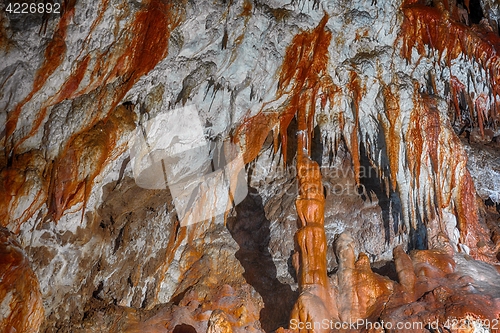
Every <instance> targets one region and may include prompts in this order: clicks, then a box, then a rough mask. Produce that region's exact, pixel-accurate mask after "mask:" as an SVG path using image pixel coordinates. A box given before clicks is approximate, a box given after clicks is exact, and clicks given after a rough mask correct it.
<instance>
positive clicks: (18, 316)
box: [0, 227, 44, 332]
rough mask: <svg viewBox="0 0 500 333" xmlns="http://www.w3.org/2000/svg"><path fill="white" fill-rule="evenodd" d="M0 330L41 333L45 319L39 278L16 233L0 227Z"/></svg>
mask: <svg viewBox="0 0 500 333" xmlns="http://www.w3.org/2000/svg"><path fill="white" fill-rule="evenodd" d="M0 281H1V284H0V300H1V303H0V330H1V331H2V332H38V330H39V328H40V325H41V324H42V322H43V320H44V310H43V304H42V294H41V292H40V286H39V284H38V279H37V277H36V275H35V273H33V270H32V269H31V265H30V262H29V260H28V258H27V257H26V255H25V254H24V251H23V249H22V247H21V245H20V244H19V243H18V242H17V241H16V239H15V236H14V235H13V234H12V233H10V232H9V231H8V230H7V229H5V228H3V227H2V228H0Z"/></svg>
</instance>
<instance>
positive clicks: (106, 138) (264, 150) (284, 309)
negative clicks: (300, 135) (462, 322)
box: [0, 0, 500, 332]
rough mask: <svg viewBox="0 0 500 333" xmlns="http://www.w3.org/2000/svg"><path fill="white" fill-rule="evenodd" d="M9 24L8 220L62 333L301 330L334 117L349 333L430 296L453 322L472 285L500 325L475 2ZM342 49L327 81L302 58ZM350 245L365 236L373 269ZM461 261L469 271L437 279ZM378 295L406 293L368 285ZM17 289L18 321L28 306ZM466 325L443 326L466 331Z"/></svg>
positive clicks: (4, 81)
mask: <svg viewBox="0 0 500 333" xmlns="http://www.w3.org/2000/svg"><path fill="white" fill-rule="evenodd" d="M466 3H469V1H466ZM470 3H472V1H470ZM477 4H479V2H475V3H474V5H477ZM7 5H8V3H2V4H0V9H1V10H0V59H2V61H1V62H0V223H1V225H2V226H3V227H5V228H7V229H8V230H9V231H8V232H9V233H12V235H15V237H16V238H17V242H19V244H20V245H19V246H20V247H22V251H24V253H23V255H24V256H26V258H27V259H26V260H29V262H30V263H31V269H32V270H33V272H34V274H35V275H36V277H37V279H38V281H32V282H33V283H32V285H33V288H35V289H36V288H39V291H38V289H37V291H36V292H35V291H33V295H38V293H40V295H41V299H42V300H43V308H44V312H43V311H42V310H41V309H38V310H37V312H36V314H34V315H36V316H38V317H40V318H38V319H37V320H38V321H36V320H35V321H34V322H36V323H37V325H35V326H40V325H41V326H40V331H43V332H99V331H109V332H138V331H140V332H176V329H177V332H184V331H190V330H194V331H196V332H205V331H208V332H231V331H232V332H262V331H266V332H269V331H274V330H276V329H278V328H279V327H283V328H285V329H286V328H288V326H289V318H290V313H291V311H292V308H293V306H294V304H295V302H296V300H297V297H298V290H299V286H298V284H297V276H296V273H295V271H294V268H293V264H292V261H293V258H292V257H293V253H294V251H295V250H296V245H295V244H294V234H295V233H296V231H297V228H298V224H297V219H298V217H297V212H296V208H295V199H296V197H297V194H298V185H297V179H296V167H295V161H296V159H295V153H296V152H295V151H294V149H295V146H296V140H297V139H296V137H297V125H296V122H295V120H294V114H291V116H290V113H287V112H288V110H289V109H293V108H294V107H304V108H305V107H307V108H308V110H310V111H309V113H310V114H312V113H311V112H313V111H314V114H313V117H311V119H312V120H313V121H312V123H311V124H308V125H309V126H310V130H311V131H312V132H313V133H314V135H313V136H312V142H311V143H310V144H311V157H312V159H313V160H315V161H316V162H318V163H319V165H320V169H321V176H322V182H323V186H324V192H325V195H326V197H325V198H326V199H325V216H324V229H325V234H326V243H327V247H328V249H327V253H326V257H327V269H328V273H329V278H331V281H330V282H331V288H332V291H331V293H332V294H333V295H337V298H338V299H339V300H342V302H343V304H341V306H339V309H333V310H332V309H329V311H330V313H337V314H338V316H337V318H336V320H342V316H344V319H345V318H350V319H356V318H359V317H360V316H361V317H363V318H364V319H366V318H368V317H370V316H371V315H373V313H375V312H370V311H379V312H377V313H378V314H377V316H376V317H375V318H371V317H370V319H377V318H379V316H380V318H387V320H388V321H390V320H395V319H394V318H400V317H401V316H402V315H401V313H403V312H404V311H403V310H404V309H403V310H401V308H398V310H397V311H396V310H395V311H394V313H395V314H396V315H394V316H393V317H391V312H390V311H389V310H388V309H390V307H389V306H385V305H384V307H383V309H382V307H380V308H377V309H375V308H376V306H379V304H378V303H373V304H375V305H376V306H375V305H373V309H372V308H370V307H368V305H366V304H362V305H360V306H359V307H357V308H356V309H354V306H353V305H352V304H348V302H349V301H351V302H353V303H355V302H358V301H357V299H358V298H359V299H361V300H363V299H366V298H367V297H365V298H363V297H362V296H359V295H365V296H366V295H377V296H380V297H387V299H389V293H394V295H396V296H394V297H393V298H392V299H394V300H395V301H394V302H395V303H393V304H392V303H391V304H392V305H393V306H394V308H396V306H400V305H401V304H403V303H404V302H406V303H412V302H416V303H412V304H417V303H418V302H417V298H416V297H414V295H417V294H419V293H420V294H419V295H421V296H422V295H423V294H424V292H425V293H427V294H426V296H425V297H423V296H422V297H423V298H422V299H423V300H422V299H420V301H422V302H427V303H425V304H439V306H442V307H444V305H442V304H445V301H442V300H443V299H445V300H446V302H448V301H449V302H452V300H453V297H451V296H450V295H453V293H454V292H457V293H459V292H460V290H462V289H460V288H466V286H467V284H466V282H463V281H465V280H460V281H459V282H456V281H455V282H453V284H452V285H453V286H452V287H450V289H449V290H447V291H446V292H443V293H444V294H446V297H444V296H443V297H444V298H439V295H437V293H438V292H437V291H436V288H437V287H438V286H441V285H445V284H446V282H445V281H446V279H452V278H456V279H458V278H459V277H463V278H464V279H470V285H472V287H471V288H475V289H474V290H473V291H471V290H467V292H470V293H471V294H473V293H477V294H481V295H483V294H484V295H486V296H484V297H486V298H485V299H487V300H488V302H490V303H488V304H490V313H488V314H487V315H486V314H484V312H481V314H480V315H478V316H481V315H483V316H490V315H491V317H492V318H493V317H495V316H497V317H496V318H497V319H498V313H499V312H498V311H499V309H500V300H499V298H498V297H499V295H500V294H499V290H498V288H496V287H495V285H494V282H493V280H494V279H497V278H498V272H497V270H496V268H495V267H497V266H496V264H497V258H496V255H497V252H498V247H499V244H500V243H499V241H500V233H499V231H498V230H497V229H498V222H497V220H496V219H497V218H498V216H497V211H496V210H495V204H496V205H497V207H499V206H498V205H500V198H499V188H500V163H499V162H498V159H499V157H498V147H499V146H498V135H499V134H500V133H499V132H498V130H497V125H498V111H497V110H498V105H499V95H498V94H497V88H496V87H497V81H496V80H497V77H498V75H499V74H498V58H497V56H496V50H497V48H498V47H499V45H500V43H499V41H500V39H499V37H498V20H499V19H500V12H499V11H498V10H499V9H498V4H497V3H496V2H495V1H486V0H484V1H481V3H480V5H481V6H482V8H483V15H484V18H483V20H482V21H481V23H479V22H462V23H461V22H460V17H462V16H463V15H466V16H467V15H470V17H469V16H467V20H469V18H471V19H472V15H473V14H474V15H476V14H475V13H472V11H471V10H469V14H467V10H466V9H464V5H465V4H458V3H457V2H456V1H448V2H446V1H443V2H442V1H433V2H432V4H431V3H429V4H427V5H428V6H426V4H425V1H422V2H421V3H419V2H418V1H406V2H403V1H383V0H378V1H376V0H374V1H368V0H355V1H343V0H328V1H327V0H324V1H321V0H291V1H280V0H273V1H261V0H215V1H213V0H200V1H198V0H197V1H186V0H183V1H167V0H142V1H125V2H124V1H119V0H76V1H72V0H65V1H63V6H62V10H61V14H48V13H46V14H38V13H37V14H16V13H9V12H8V11H7V9H8V7H7ZM467 6H469V5H467ZM470 6H472V5H470ZM471 8H472V7H471ZM459 9H463V10H465V12H463V10H462V11H459ZM464 13H465V14H464ZM460 15H462V16H460ZM425 20H428V22H431V20H433V21H432V22H434V23H432V24H431V23H429V24H428V25H426V24H424V23H425V22H427V21H425ZM464 20H465V19H464ZM436 22H439V24H438V23H436ZM450 22H451V23H450ZM495 22H497V25H496V26H495V24H494V23H495ZM465 23H467V24H469V25H470V26H467V25H466V24H465ZM475 23H477V24H476V25H474V26H472V25H473V24H475ZM436 26H439V27H440V28H439V29H441V30H439V31H438V28H435V27H436ZM429 27H430V28H429ZM443 27H444V28H443ZM426 29H428V30H429V29H431V30H432V29H434V30H432V31H430V30H429V32H428V33H427V32H426ZM442 31H449V34H447V35H443V36H441V34H442ZM436 34H437V35H436ZM490 34H492V35H494V36H492V35H490ZM435 35H436V36H439V38H442V39H443V40H447V41H455V40H457V42H456V43H455V44H449V45H452V47H450V46H449V45H448V44H446V45H444V46H443V45H441V44H439V45H437V43H436V38H437V37H433V36H435ZM327 36H330V37H327ZM460 38H462V39H460ZM443 43H444V42H443ZM450 43H451V42H450ZM497 43H498V44H497ZM485 45H488V47H489V48H488V47H486V46H485ZM304 50H306V51H307V52H309V53H310V54H306V55H303V54H302V53H303V52H306V51H304ZM321 50H323V51H324V53H325V54H326V55H327V56H326V57H325V58H321V59H319V60H318V61H319V62H321V63H322V64H323V65H324V67H325V71H323V72H321V73H319V72H318V73H317V72H315V70H316V68H315V67H314V66H310V67H307V66H304V65H303V64H304V63H303V62H301V61H302V60H301V61H297V62H296V63H287V62H286V60H287V59H299V60H300V59H308V58H310V59H314V58H315V56H316V54H317V53H318V54H319V53H320V52H322V51H321ZM301 52H302V53H301ZM306 63H307V61H306ZM311 63H315V62H314V61H311ZM325 63H326V64H325ZM284 73H293V75H292V76H291V79H290V78H289V80H287V77H286V75H285V74H284ZM304 78H306V79H307V80H309V81H308V82H307V84H306V83H304V82H301V80H303V81H304V80H305V79H304ZM297 87H299V88H297ZM301 94H302V95H301ZM294 96H312V97H311V98H310V99H307V100H306V101H305V102H303V104H300V105H299V104H297V105H296V104H294V103H296V102H295V99H294ZM303 100H304V99H302V101H303ZM287 117H289V119H288V118H287ZM287 119H288V120H287ZM169 177H170V182H169V180H168V178H169ZM200 179H201V181H200ZM200 184H201V185H200ZM476 192H477V194H479V195H478V196H476ZM484 201H487V203H488V204H489V205H490V206H488V207H486V206H484ZM491 203H492V204H493V206H491ZM6 232H7V231H6ZM340 234H343V236H340V237H339V235H340ZM348 235H350V236H348ZM9 237H14V236H9ZM337 238H339V239H341V241H342V240H344V241H345V239H348V240H349V242H348V243H349V250H352V251H351V252H352V253H351V252H349V253H350V256H349V260H350V261H349V265H348V266H349V269H350V271H346V270H345V269H343V268H342V267H341V266H342V265H339V263H338V262H337V261H338V260H339V258H340V259H342V258H343V257H342V253H343V252H342V251H343V250H342V248H341V246H337V254H335V253H334V252H335V251H334V249H335V248H336V246H335V245H334V243H335V240H336V239H337ZM341 243H342V242H341ZM397 246H401V247H400V248H399V249H400V250H399V251H400V254H399V257H398V258H396V265H395V266H394V264H393V263H392V262H391V260H392V259H393V252H396V251H393V250H394V249H395V248H396V247H397ZM401 249H404V250H407V251H410V250H414V249H418V250H424V249H432V251H437V252H430V254H427V252H425V253H426V254H422V255H421V256H419V255H418V254H414V255H412V258H411V259H410V257H408V258H407V255H406V253H405V252H404V251H402V250H401ZM19 251H21V250H19ZM439 251H441V252H439ZM339 253H340V254H339ZM361 253H364V254H361ZM418 253H420V252H418ZM422 253H424V252H422ZM436 253H437V254H436ZM365 254H366V256H365ZM2 255H4V253H0V260H2V257H1V256H2ZM358 255H359V258H358ZM394 256H396V255H395V254H394ZM351 257H352V258H351ZM356 258H358V259H357V261H356V262H355V261H354V260H355V259H356ZM401 258H403V259H401ZM422 258H423V259H422ZM428 258H431V259H428ZM435 258H438V259H435ZM449 258H452V259H449ZM453 258H454V259H453ZM344 259H345V258H344ZM351 259H352V260H351ZM448 259H449V260H451V261H454V262H456V263H457V268H455V267H454V268H453V269H450V271H449V272H447V273H446V274H444V273H443V274H444V275H439V274H437V273H436V274H434V273H435V270H436V269H437V268H435V267H441V266H439V265H440V264H439V263H441V261H440V260H442V261H446V260H448ZM346 260H347V259H346ZM405 260H406V261H405ZM426 260H427V261H426ZM476 260H477V261H476ZM468 261H470V262H471V264H470V265H468V264H467V263H468ZM369 262H371V264H372V269H373V271H374V272H378V273H380V274H383V275H387V276H389V277H390V278H392V279H393V280H397V276H398V274H399V278H400V279H399V280H398V281H389V278H382V277H380V276H378V275H376V274H375V273H373V272H372V271H371V269H370V267H369V266H370V265H369ZM398 262H403V263H405V264H399V267H398ZM412 262H413V264H412ZM436 262H438V264H436ZM401 265H403V266H404V265H407V266H408V265H410V266H411V265H414V266H415V270H414V272H415V273H412V272H413V270H412V269H410V270H409V271H410V272H409V273H407V272H406V271H405V273H404V274H403V273H401V271H402V270H400V271H397V272H396V270H397V269H398V268H401V267H402V266H401ZM419 265H420V266H419ZM426 265H427V266H426ZM433 265H435V266H433ZM351 266H352V267H351ZM423 266H425V267H424V268H422V267H423ZM346 267H347V266H346ZM480 267H485V268H484V271H483V272H479V270H480V269H479V268H480ZM31 269H28V268H26V272H28V273H26V274H30V273H29V272H31ZM337 270H339V272H337ZM360 271H361V272H362V273H359V272H360ZM419 272H421V274H420V275H418V274H419ZM429 272H430V273H429ZM362 274H366V275H362ZM412 274H417V275H416V276H415V277H413V275H412ZM366 276H368V278H367V279H368V280H369V281H376V283H378V285H379V286H381V285H383V286H384V288H382V289H383V290H384V293H383V294H377V292H378V291H377V292H375V291H373V290H375V289H374V288H376V286H377V284H376V283H375V282H373V285H371V284H369V283H368V284H367V285H368V289H366V290H370V287H373V288H372V289H371V290H372V291H371V292H372V293H370V292H368V291H366V290H365V289H363V288H364V287H360V286H359V284H360V282H359V281H365V280H364V277H366ZM374 276H375V277H374ZM408 276H410V277H409V278H408V279H409V280H411V281H413V282H415V281H417V282H418V281H420V282H419V283H420V284H418V283H417V286H416V287H415V283H416V282H415V283H413V284H412V286H411V288H410V287H408V284H405V283H403V282H402V281H401V277H404V278H407V277H408ZM348 277H352V278H348ZM370 279H371V280H370ZM419 279H420V280H419ZM368 280H367V281H368ZM30 281H31V280H30ZM429 281H431V282H429ZM467 281H469V280H467ZM358 282H359V283H358ZM462 282H463V283H462ZM356 283H358V285H357V284H356ZM370 283H371V282H370ZM467 283H469V282H467ZM424 284H426V286H429V285H432V286H433V288H431V287H428V288H429V289H425V288H427V287H425V288H424V287H422V286H423V285H424ZM1 285H2V281H1V280H0V309H4V308H5V307H7V306H8V305H6V304H8V303H9V302H10V298H8V297H12V296H9V295H12V293H9V292H8V291H7V292H5V293H1V291H2V286H1ZM341 286H348V287H349V288H350V289H349V293H343V291H342V290H341V289H342V288H341ZM401 286H402V287H401ZM12 288H14V287H12ZM12 288H11V289H12ZM405 288H406V289H405ZM419 288H420V289H419ZM410 289H411V290H412V291H411V293H410V292H409V291H408V290H410ZM413 289H415V291H413ZM424 289H425V290H424ZM464 290H465V289H464ZM363 293H364V294H363ZM412 293H415V294H412ZM410 294H411V295H410ZM435 294H436V295H435ZM353 295H354V296H353ZM356 295H358V296H359V297H358V296H356ZM431 296H432V297H435V299H439V301H435V299H434V298H432V300H430V298H431ZM2 297H3V298H2ZM353 297H354V298H356V300H354V299H353ZM368 298H369V297H368ZM384 299H385V298H384ZM399 300H401V302H402V303H397V302H398V301H399ZM403 300H404V301H403ZM475 301H476V300H475V299H474V302H475ZM360 302H361V301H360ZM367 302H368V303H369V302H370V301H367ZM433 302H434V303H433ZM436 302H437V303H436ZM439 302H441V303H439ZM477 302H478V304H479V303H480V301H477ZM406 303H404V304H406ZM370 304H372V303H370ZM446 304H447V303H446ZM460 304H462V303H460ZM474 304H476V303H473V302H472V301H471V303H467V305H466V306H465V307H464V308H467V306H468V307H469V308H472V307H473V306H474ZM411 306H412V305H408V308H410V307H411ZM482 306H484V305H482ZM451 308H453V309H454V310H453V311H455V310H456V312H443V313H442V314H441V313H440V314H439V315H440V316H448V315H449V316H451V315H452V314H455V315H463V314H465V313H466V312H467V311H466V310H464V311H463V312H460V311H461V310H459V309H458V306H456V307H453V306H452V307H451ZM469 308H467V309H469ZM360 309H362V310H360ZM374 309H375V310H374ZM412 309H413V311H414V312H415V313H420V312H418V311H421V308H417V306H416V305H415V307H414V308H412ZM457 309H458V310H457ZM383 311H384V312H383ZM398 311H399V312H398ZM443 311H444V310H443ZM450 311H451V310H450ZM478 311H479V310H478ZM481 311H482V308H481ZM405 315H406V314H405ZM397 316H400V317H397ZM42 317H43V320H42V319H41V318H42ZM3 318H4V317H2V315H1V314H0V320H3ZM415 318H416V315H415V317H412V318H409V319H408V320H410V319H411V320H416V319H415ZM440 318H444V317H440ZM478 318H479V317H478ZM488 318H489V317H488ZM476 319H477V318H476ZM483 319H484V318H483ZM2 323H3V322H2ZM40 323H41V324H40ZM476 326H477V327H478V328H477V329H476V331H477V332H482V331H485V328H484V327H483V326H481V325H479V324H477V325H476ZM5 327H7V326H5ZM0 328H2V327H0ZM37 329H38V327H35V328H34V329H33V331H36V330H37ZM30 332H31V331H30ZM190 332H192V331H190Z"/></svg>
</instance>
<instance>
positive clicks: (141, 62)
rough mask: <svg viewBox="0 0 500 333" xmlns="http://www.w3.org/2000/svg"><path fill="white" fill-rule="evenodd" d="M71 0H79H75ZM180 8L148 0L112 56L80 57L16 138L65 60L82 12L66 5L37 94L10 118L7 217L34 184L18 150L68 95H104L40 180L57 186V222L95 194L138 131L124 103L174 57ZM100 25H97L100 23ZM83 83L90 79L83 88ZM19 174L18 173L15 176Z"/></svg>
mask: <svg viewBox="0 0 500 333" xmlns="http://www.w3.org/2000/svg"><path fill="white" fill-rule="evenodd" d="M71 3H73V2H71V1H70V4H71ZM106 3H107V2H106V1H105V4H106ZM172 7H173V5H172V4H171V3H170V2H166V1H161V0H150V1H148V2H147V3H145V4H144V6H143V7H142V8H143V9H142V10H140V11H139V12H138V13H137V14H136V15H135V17H134V20H133V21H132V22H131V25H130V26H129V27H127V28H126V30H127V33H123V34H122V35H121V36H122V37H121V38H120V39H119V40H118V41H117V42H116V43H115V44H116V45H114V46H112V47H111V49H110V51H109V52H111V53H110V54H107V52H108V51H106V52H105V53H103V54H100V55H97V56H96V57H97V61H95V64H94V67H93V68H92V67H89V64H90V63H91V61H90V59H91V57H90V55H85V56H84V57H83V58H82V59H80V60H76V66H75V70H74V71H73V72H72V73H71V74H70V75H69V77H68V78H67V79H66V81H65V82H64V83H63V84H62V85H61V88H60V89H59V90H58V91H57V92H56V93H55V94H54V95H53V96H50V97H49V98H48V99H47V100H46V101H45V102H43V104H42V107H41V108H40V111H39V112H38V113H37V114H36V116H35V119H34V121H33V122H32V124H31V125H30V126H31V128H30V129H29V130H28V132H27V134H26V135H24V136H22V137H20V138H19V139H18V140H17V142H13V140H14V139H13V138H14V136H13V134H14V131H15V130H16V126H17V125H18V119H19V116H20V113H21V112H22V109H23V106H24V105H25V104H26V103H27V102H28V101H29V100H30V99H31V98H32V97H33V96H34V95H35V93H37V92H38V91H39V90H40V89H42V87H43V85H44V84H45V82H46V81H47V79H48V78H49V77H50V75H52V73H53V72H54V71H55V70H56V69H57V68H58V67H59V66H60V65H61V63H62V61H63V60H64V56H65V49H66V44H65V36H66V33H65V31H66V27H67V25H68V22H69V20H70V19H71V17H72V15H74V11H75V9H74V6H73V5H71V6H69V7H67V8H66V11H65V12H64V14H63V16H62V18H61V20H60V22H59V24H58V27H57V30H56V33H55V35H54V38H53V40H52V41H51V42H50V43H49V45H48V46H47V49H46V51H45V61H44V63H43V65H42V67H41V68H40V69H39V70H38V72H37V75H36V77H35V82H34V86H33V89H32V91H31V93H30V94H28V96H27V97H26V98H25V100H23V101H22V102H21V103H20V104H19V105H17V106H16V107H15V109H14V110H13V111H12V112H10V113H9V115H8V119H7V131H6V137H5V140H6V141H5V143H6V145H5V147H6V148H7V149H6V154H7V156H8V157H9V160H10V165H9V166H7V167H6V168H4V169H3V170H2V171H1V176H0V177H1V178H0V181H1V186H2V189H3V190H4V193H8V195H7V196H6V197H3V198H2V199H0V216H9V217H11V216H13V213H14V212H15V210H16V208H17V206H16V202H15V201H13V200H11V198H12V197H14V196H16V197H22V195H23V192H22V191H24V190H23V188H24V187H26V186H24V187H22V186H21V184H23V182H24V183H28V182H30V180H28V179H26V177H25V176H26V172H25V171H23V166H18V163H16V162H17V161H19V160H21V159H22V158H21V157H20V155H21V154H22V153H18V151H17V150H18V149H17V148H18V147H20V146H21V144H22V143H23V142H25V141H26V140H27V139H28V138H30V137H32V136H33V135H35V134H36V133H37V131H38V130H39V129H40V126H41V125H42V124H43V121H44V119H45V117H46V113H47V110H48V108H49V107H51V106H53V105H56V104H58V103H60V102H61V101H63V100H65V99H74V98H76V97H78V96H80V95H83V94H87V93H89V92H91V91H93V90H96V89H98V90H97V96H96V100H97V101H98V102H97V104H98V105H97V107H98V109H99V110H98V111H99V112H92V114H91V115H86V117H87V119H88V122H87V123H86V124H85V128H83V129H81V130H80V131H79V132H78V133H76V134H74V135H73V136H71V137H70V138H69V140H68V141H67V142H65V143H63V144H64V148H63V149H62V150H61V153H60V155H59V156H58V157H57V159H56V160H55V161H54V163H52V164H51V163H47V164H46V167H45V169H43V168H42V169H36V171H37V172H38V174H41V175H43V177H39V178H41V179H43V181H41V183H42V186H41V187H44V186H47V184H50V188H49V191H48V192H49V195H48V198H47V199H48V200H49V202H48V206H49V214H50V215H51V216H52V217H53V218H54V219H55V220H58V219H59V218H60V217H61V216H62V214H63V212H64V211H65V210H66V209H67V208H69V207H72V206H73V205H75V204H76V203H78V202H81V201H82V200H83V201H85V199H86V198H87V197H88V194H89V193H90V190H91V185H92V181H93V179H94V178H95V177H96V176H97V175H98V174H99V172H100V171H101V170H102V169H103V168H104V166H105V164H104V163H105V162H109V161H110V160H111V159H112V157H113V156H114V157H116V156H118V155H117V154H116V153H117V152H116V151H115V148H117V147H116V146H115V145H116V141H117V140H118V139H119V138H120V137H121V135H122V134H123V133H125V131H128V130H131V129H133V127H132V125H133V122H131V121H132V119H131V118H130V114H128V113H130V112H128V111H127V110H126V109H125V108H124V107H117V105H118V104H119V102H120V101H121V100H122V99H123V96H125V94H126V93H127V91H128V90H129V89H130V88H131V87H132V86H133V85H134V84H135V83H136V82H137V80H139V78H140V77H141V76H143V75H145V74H146V73H148V72H149V71H151V70H152V69H153V68H154V67H155V66H156V64H157V63H158V62H159V61H161V60H162V59H163V58H164V57H165V56H166V55H167V52H168V40H169V36H170V31H171V30H172V29H173V28H175V26H176V25H177V24H178V23H179V21H178V20H177V21H176V19H175V17H174V15H173V14H172V13H173V10H172ZM102 10H105V8H103V9H102ZM101 18H102V15H98V17H97V19H96V20H97V21H99V20H100V19H101ZM97 21H96V22H97ZM96 22H94V23H95V24H97V23H96ZM89 38H90V36H89ZM84 46H85V44H84ZM82 52H83V49H82ZM97 73H99V75H97ZM86 76H90V80H84V78H85V77H86ZM116 80H119V82H121V83H120V85H117V86H115V87H114V89H113V91H112V92H110V91H109V90H108V89H102V87H103V86H105V85H107V84H110V83H112V82H114V81H116ZM83 81H85V82H88V84H86V85H85V86H82V85H81V83H82V82H83ZM110 158H111V159H110ZM37 166H38V165H37ZM13 174H15V175H14V176H15V177H12V176H13ZM23 175H24V176H23ZM7 176H8V177H7ZM9 178H10V180H9ZM14 180H15V181H14ZM43 192H44V191H42V192H41V193H43ZM36 198H37V200H35V201H34V202H33V203H31V204H30V209H28V210H26V212H25V213H24V214H23V215H22V217H21V218H19V217H17V218H16V221H15V224H16V225H15V226H14V228H13V229H12V230H18V228H19V226H20V224H21V223H23V222H24V221H26V220H27V219H28V218H29V217H31V216H32V214H33V213H34V212H35V211H36V210H37V209H38V208H39V207H40V206H41V205H42V204H43V202H42V201H44V200H42V199H43V198H42V197H41V196H37V197H36ZM17 200H18V199H17ZM18 201H19V200H18ZM11 220H12V218H9V219H2V224H3V225H7V224H8V223H12V221H11Z"/></svg>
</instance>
